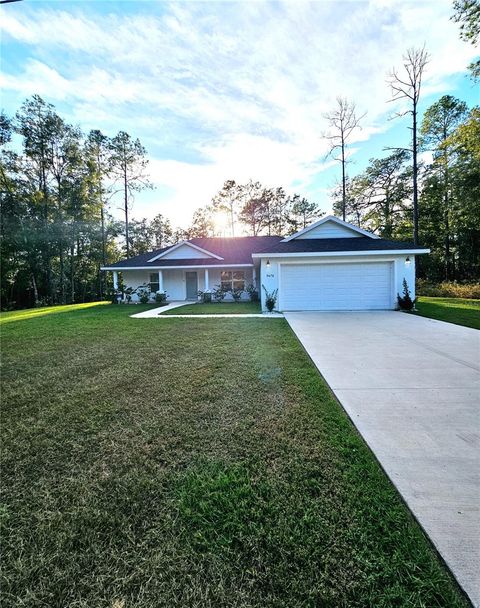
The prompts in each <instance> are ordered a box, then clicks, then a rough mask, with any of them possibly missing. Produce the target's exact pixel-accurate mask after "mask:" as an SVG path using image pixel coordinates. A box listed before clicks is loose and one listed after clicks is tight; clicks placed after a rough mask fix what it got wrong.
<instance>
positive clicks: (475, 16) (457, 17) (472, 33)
mask: <svg viewBox="0 0 480 608" xmlns="http://www.w3.org/2000/svg"><path fill="white" fill-rule="evenodd" d="M453 10H454V11H455V12H454V14H453V16H452V19H453V21H455V23H459V24H460V38H461V39H462V40H464V41H465V42H470V44H473V45H474V46H476V45H477V44H478V41H479V39H480V1H479V0H455V1H454V3H453ZM468 69H469V70H470V73H471V77H472V79H473V80H474V81H478V80H479V79H480V59H476V60H475V61H473V62H472V63H471V64H470V65H469V66H468Z"/></svg>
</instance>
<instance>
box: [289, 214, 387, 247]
mask: <svg viewBox="0 0 480 608" xmlns="http://www.w3.org/2000/svg"><path fill="white" fill-rule="evenodd" d="M365 236H367V237H370V238H372V239H378V236H377V235H375V234H372V233H371V232H367V231H366V230H362V229H361V228H358V227H357V226H353V225H352V224H349V223H348V222H344V221H343V220H341V219H339V218H338V217H335V216H333V215H327V216H326V217H323V218H322V219H320V220H318V221H317V222H314V223H313V224H311V225H310V226H307V227H306V228H304V229H303V230H300V231H299V232H296V233H295V234H292V235H291V236H289V237H287V238H286V239H283V240H284V242H288V241H293V240H296V239H335V238H339V239H345V238H359V237H365Z"/></svg>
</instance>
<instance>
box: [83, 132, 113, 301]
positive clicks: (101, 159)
mask: <svg viewBox="0 0 480 608" xmlns="http://www.w3.org/2000/svg"><path fill="white" fill-rule="evenodd" d="M85 156H86V162H87V166H88V169H89V172H90V180H91V184H92V194H93V196H94V197H96V199H97V201H98V205H99V207H100V230H101V240H102V266H106V264H107V239H106V229H105V214H106V202H107V199H108V198H109V196H110V195H111V185H110V183H109V182H108V181H107V180H108V178H109V176H110V173H111V170H112V158H111V147H110V140H109V138H108V137H107V136H106V135H104V134H103V133H102V132H101V131H99V130H98V129H93V130H91V131H90V133H89V134H88V136H87V141H86V143H85ZM100 285H101V293H100V297H101V299H103V294H104V293H105V291H106V275H105V273H103V275H102V279H101V281H100Z"/></svg>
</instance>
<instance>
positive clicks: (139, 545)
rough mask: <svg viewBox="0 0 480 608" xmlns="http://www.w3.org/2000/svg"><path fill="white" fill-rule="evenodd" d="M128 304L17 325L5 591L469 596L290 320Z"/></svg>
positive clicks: (264, 599) (86, 597)
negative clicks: (180, 312)
mask: <svg viewBox="0 0 480 608" xmlns="http://www.w3.org/2000/svg"><path fill="white" fill-rule="evenodd" d="M146 308H147V307H142V306H138V307H136V310H138V311H141V310H143V309H146ZM131 312H132V308H131V307H129V306H99V307H94V308H87V309H84V310H78V311H73V312H66V313H63V314H59V315H53V314H51V315H48V316H44V317H39V318H26V319H23V320H22V319H19V320H16V321H15V322H11V323H7V324H5V325H3V326H2V351H3V362H2V364H3V370H2V372H3V373H2V393H1V395H2V403H3V414H2V425H1V432H2V468H1V471H2V475H3V480H2V481H3V483H2V488H3V499H2V506H1V510H0V515H1V517H0V521H1V524H2V533H1V534H2V562H3V564H2V565H3V569H2V577H3V578H2V582H1V590H2V606H4V607H12V608H13V607H14V606H15V607H17V606H23V607H37V606H38V607H39V606H49V607H58V608H60V607H61V608H63V607H67V606H69V607H73V606H75V607H76V608H90V607H95V608H103V607H104V608H120V607H122V608H159V607H165V608H167V607H177V606H178V607H182V608H183V607H192V608H193V607H202V608H204V607H205V608H208V607H231V608H247V607H248V608H270V607H271V608H274V607H275V608H283V607H289V608H303V607H305V608H310V607H311V608H313V607H329V608H337V607H338V608H340V607H341V606H345V607H365V608H367V607H373V606H374V607H375V608H386V607H393V606H395V607H400V606H404V607H407V606H408V607H412V608H413V607H419V608H420V607H424V608H427V607H428V608H430V607H433V606H435V607H445V608H447V607H448V608H455V607H460V606H466V605H467V603H466V601H465V600H464V599H463V597H462V596H461V595H460V593H459V592H458V590H457V588H456V586H455V584H454V583H453V582H452V579H451V578H450V576H449V574H448V573H447V571H446V569H445V568H444V566H443V565H442V564H441V563H440V561H439V559H438V557H437V556H436V554H435V552H434V551H433V550H432V548H431V546H430V544H429V542H428V541H427V539H426V538H425V537H424V535H423V533H422V532H421V531H420V529H419V527H418V525H417V524H416V522H415V521H414V520H413V518H412V517H411V516H410V514H409V512H408V511H407V509H406V507H405V506H404V504H403V502H402V500H401V499H400V498H399V496H398V495H397V493H396V492H395V490H394V489H393V487H392V485H391V484H390V482H389V481H388V479H387V478H386V477H385V475H384V473H383V472H382V470H381V468H380V466H379V465H378V463H377V462H376V460H375V459H374V458H373V456H372V454H371V453H370V451H369V450H368V449H367V447H366V446H365V444H364V443H363V441H362V440H361V439H360V438H359V436H358V434H357V433H356V431H355V430H354V428H353V426H352V424H351V423H350V421H349V419H348V418H347V416H346V415H345V414H344V412H343V410H342V409H341V407H340V406H339V404H338V403H337V401H336V400H335V399H334V398H333V396H332V394H331V393H330V391H329V389H328V388H327V386H326V385H325V383H324V381H323V380H322V378H321V377H320V375H319V374H318V373H317V371H316V370H315V368H314V367H313V365H312V364H311V362H310V360H309V358H308V357H307V355H306V354H305V352H304V350H303V349H302V347H301V345H300V344H299V342H298V341H297V339H296V338H295V337H294V335H293V333H292V332H291V330H290V329H289V327H288V325H287V323H286V322H285V321H284V320H278V321H276V322H275V323H265V322H264V320H262V319H255V318H252V319H244V320H235V319H222V318H220V319H215V320H213V319H171V321H169V322H168V323H161V322H159V321H158V319H143V320H142V321H139V320H137V319H132V318H130V317H129V315H130V314H131Z"/></svg>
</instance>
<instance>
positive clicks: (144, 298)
mask: <svg viewBox="0 0 480 608" xmlns="http://www.w3.org/2000/svg"><path fill="white" fill-rule="evenodd" d="M138 299H139V300H140V303H141V304H148V302H149V301H150V292H149V291H148V290H147V289H145V288H143V287H142V288H139V289H138Z"/></svg>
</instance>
